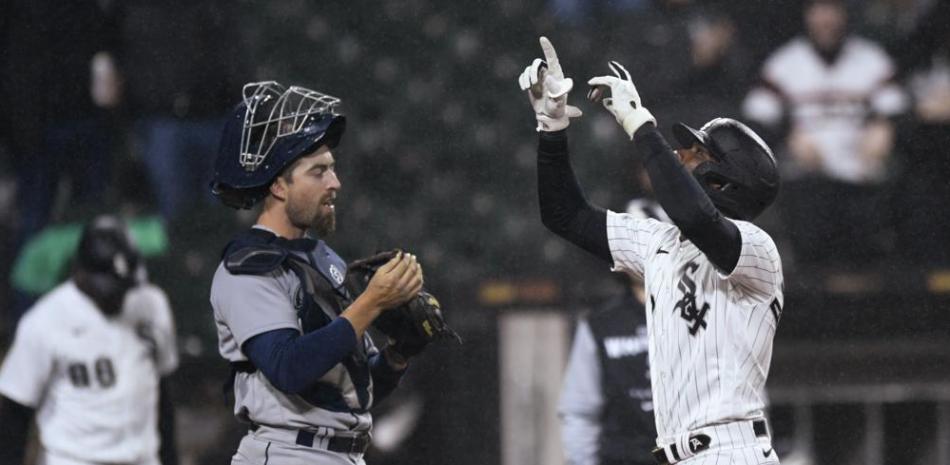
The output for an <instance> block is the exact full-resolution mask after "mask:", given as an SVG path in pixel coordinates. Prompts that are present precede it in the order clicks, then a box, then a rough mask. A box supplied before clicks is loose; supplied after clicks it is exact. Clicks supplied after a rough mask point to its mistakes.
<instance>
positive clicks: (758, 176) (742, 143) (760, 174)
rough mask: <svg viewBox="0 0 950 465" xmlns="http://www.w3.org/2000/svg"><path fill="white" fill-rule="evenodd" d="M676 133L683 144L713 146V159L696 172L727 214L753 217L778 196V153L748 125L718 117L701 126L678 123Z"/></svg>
mask: <svg viewBox="0 0 950 465" xmlns="http://www.w3.org/2000/svg"><path fill="white" fill-rule="evenodd" d="M673 135H674V136H676V139H677V141H679V143H680V144H681V145H682V146H683V147H687V148H688V147H692V146H693V144H701V145H702V146H704V147H706V149H707V150H709V153H710V154H711V155H712V157H713V160H711V161H706V162H703V163H700V164H699V165H698V166H697V167H696V168H695V169H694V170H693V176H694V177H695V178H696V179H697V180H699V184H700V185H701V186H702V187H703V189H704V190H705V191H706V193H707V194H708V195H709V198H710V199H712V202H713V204H715V205H716V207H717V208H719V211H721V212H722V213H723V214H725V215H726V216H728V217H730V218H735V219H739V220H746V221H751V220H753V219H755V217H757V216H759V214H761V213H762V212H763V211H764V210H765V209H766V208H768V206H769V205H771V204H772V202H773V201H774V200H775V196H776V195H777V194H778V188H779V175H778V168H777V167H776V164H775V156H774V155H772V149H770V148H769V146H768V144H766V143H765V141H763V140H762V138H761V137H759V136H758V134H756V133H755V132H754V131H753V130H752V129H749V127H748V126H746V125H744V124H742V123H740V122H739V121H736V120H734V119H731V118H715V119H713V120H711V121H709V122H708V123H706V124H704V125H703V127H701V128H700V129H698V130H696V129H693V128H691V127H689V126H687V125H685V124H683V123H678V124H676V125H675V126H674V127H673ZM714 186H715V187H714Z"/></svg>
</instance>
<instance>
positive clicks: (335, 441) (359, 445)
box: [250, 423, 370, 454]
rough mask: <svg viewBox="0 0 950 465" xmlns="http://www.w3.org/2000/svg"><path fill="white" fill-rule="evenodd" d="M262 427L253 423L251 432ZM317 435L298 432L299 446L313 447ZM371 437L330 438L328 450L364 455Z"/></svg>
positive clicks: (360, 435) (308, 432) (364, 434)
mask: <svg viewBox="0 0 950 465" xmlns="http://www.w3.org/2000/svg"><path fill="white" fill-rule="evenodd" d="M258 428H260V425H258V424H256V423H252V424H251V426H250V429H251V431H257V429H258ZM316 437H317V434H316V433H313V432H310V431H304V430H298V431H297V440H296V441H294V442H296V443H297V445H300V446H304V447H313V445H314V442H315V441H314V440H315V439H316ZM369 444H370V436H369V435H368V434H366V433H356V435H355V436H330V437H329V438H328V441H327V447H326V449H327V450H328V451H331V452H343V453H347V454H362V453H365V452H366V449H368V448H369Z"/></svg>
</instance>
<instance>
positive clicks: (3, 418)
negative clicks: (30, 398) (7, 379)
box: [0, 396, 34, 465]
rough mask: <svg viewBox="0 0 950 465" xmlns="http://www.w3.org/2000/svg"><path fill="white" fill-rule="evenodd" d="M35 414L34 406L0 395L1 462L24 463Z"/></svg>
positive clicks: (13, 464) (17, 464) (11, 464)
mask: <svg viewBox="0 0 950 465" xmlns="http://www.w3.org/2000/svg"><path fill="white" fill-rule="evenodd" d="M33 415H34V410H33V409H32V408H30V407H27V406H25V405H22V404H19V403H17V402H15V401H13V400H10V399H9V398H7V397H6V396H0V463H3V464H10V465H20V464H22V463H23V459H24V456H25V454H26V441H27V435H28V434H29V432H30V423H31V421H32V420H33Z"/></svg>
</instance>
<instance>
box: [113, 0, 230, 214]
mask: <svg viewBox="0 0 950 465" xmlns="http://www.w3.org/2000/svg"><path fill="white" fill-rule="evenodd" d="M123 8H124V10H125V11H124V14H123V15H122V22H121V26H120V31H121V34H122V41H123V49H122V62H123V65H124V69H125V70H126V73H127V76H128V79H127V81H128V95H129V100H130V102H129V103H130V105H131V108H132V110H133V111H134V113H135V114H136V115H137V119H138V121H137V123H136V132H137V135H138V142H139V143H140V144H141V145H140V153H141V156H142V161H143V163H144V165H145V168H146V171H147V174H148V177H149V181H150V182H151V187H152V190H153V191H154V193H155V195H156V197H157V200H158V207H159V211H160V212H161V214H162V216H163V217H165V218H166V219H169V220H170V219H173V218H175V217H176V216H177V215H178V214H179V213H181V210H182V208H183V207H185V206H186V205H188V204H191V203H192V201H193V199H206V200H208V201H209V202H210V199H211V198H210V193H209V188H208V185H209V183H210V181H211V174H212V164H213V161H214V154H215V153H216V150H217V146H218V137H219V135H220V133H221V128H222V127H223V123H224V115H225V114H226V113H227V111H228V109H229V106H230V104H231V102H230V96H231V95H235V94H237V92H239V91H240V88H241V84H242V83H243V82H244V81H245V80H246V78H247V77H248V75H246V74H243V73H244V69H243V66H242V65H241V64H242V63H243V62H244V60H243V59H242V57H243V54H244V53H246V52H247V49H246V48H245V47H242V46H241V42H240V41H239V40H238V37H237V35H236V33H235V32H236V29H237V26H238V21H237V20H236V18H235V13H234V12H235V8H234V6H233V5H231V4H230V3H229V2H224V1H223V0H222V1H218V0H203V1H197V2H195V1H186V0H158V1H155V0H132V1H128V2H124V3H123Z"/></svg>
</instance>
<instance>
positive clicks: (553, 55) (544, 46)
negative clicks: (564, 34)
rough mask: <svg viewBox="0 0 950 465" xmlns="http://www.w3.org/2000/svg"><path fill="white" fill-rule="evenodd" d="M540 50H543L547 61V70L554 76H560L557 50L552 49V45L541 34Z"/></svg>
mask: <svg viewBox="0 0 950 465" xmlns="http://www.w3.org/2000/svg"><path fill="white" fill-rule="evenodd" d="M539 41H540V42H541V50H542V51H544V59H545V61H547V62H548V70H550V71H551V73H554V75H556V76H561V75H562V74H561V63H560V62H559V61H557V52H555V51H554V45H552V44H551V41H550V40H548V38H547V37H544V36H541V39H539Z"/></svg>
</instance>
